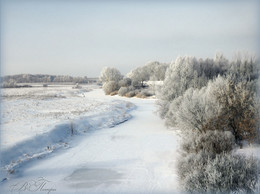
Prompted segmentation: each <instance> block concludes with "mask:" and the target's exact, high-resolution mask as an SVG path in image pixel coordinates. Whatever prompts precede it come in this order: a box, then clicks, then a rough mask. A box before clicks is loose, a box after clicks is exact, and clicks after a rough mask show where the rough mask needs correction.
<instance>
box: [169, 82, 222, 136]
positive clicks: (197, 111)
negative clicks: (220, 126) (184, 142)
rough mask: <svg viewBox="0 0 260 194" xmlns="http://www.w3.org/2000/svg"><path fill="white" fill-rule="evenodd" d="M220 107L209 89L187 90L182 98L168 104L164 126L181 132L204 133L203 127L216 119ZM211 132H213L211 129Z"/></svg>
mask: <svg viewBox="0 0 260 194" xmlns="http://www.w3.org/2000/svg"><path fill="white" fill-rule="evenodd" d="M220 111H221V106H220V105H219V103H218V102H217V101H216V100H215V99H214V98H213V97H212V95H211V93H210V89H209V88H207V87H203V88H202V89H200V90H199V89H193V88H190V89H188V90H187V91H186V92H185V93H184V95H183V96H179V97H178V98H176V99H175V100H173V101H172V102H171V103H170V106H169V111H168V112H167V114H166V116H165V120H166V125H167V126H170V127H178V128H179V129H181V130H182V132H184V133H186V132H187V131H188V132H189V131H196V132H198V133H204V132H206V129H205V125H207V124H208V122H209V121H210V120H211V119H212V118H214V117H216V116H217V115H218V114H219V113H220ZM211 130H214V128H212V129H211Z"/></svg>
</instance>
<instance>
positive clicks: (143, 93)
mask: <svg viewBox="0 0 260 194" xmlns="http://www.w3.org/2000/svg"><path fill="white" fill-rule="evenodd" d="M149 96H152V93H151V92H149V91H148V90H141V91H140V92H138V93H137V94H136V97H138V98H147V97H149Z"/></svg>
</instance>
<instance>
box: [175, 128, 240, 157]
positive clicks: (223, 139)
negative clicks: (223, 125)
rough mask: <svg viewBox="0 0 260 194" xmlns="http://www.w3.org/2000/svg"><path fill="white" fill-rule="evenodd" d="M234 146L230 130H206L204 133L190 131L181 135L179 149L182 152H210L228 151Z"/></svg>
mask: <svg viewBox="0 0 260 194" xmlns="http://www.w3.org/2000/svg"><path fill="white" fill-rule="evenodd" d="M235 147H236V144H235V138H234V135H233V134H232V133H231V132H230V131H207V132H206V133H202V134H199V133H190V134H189V135H188V136H185V137H183V140H182V143H181V147H180V148H181V150H182V151H183V152H184V153H199V152H201V151H203V152H205V153H210V154H220V153H222V152H225V153H229V152H231V151H232V150H233V149H234V148H235Z"/></svg>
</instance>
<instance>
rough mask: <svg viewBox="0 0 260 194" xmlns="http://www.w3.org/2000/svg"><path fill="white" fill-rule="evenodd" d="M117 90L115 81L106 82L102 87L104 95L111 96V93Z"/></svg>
mask: <svg viewBox="0 0 260 194" xmlns="http://www.w3.org/2000/svg"><path fill="white" fill-rule="evenodd" d="M118 89H119V86H118V83H117V82H116V81H109V82H106V83H105V84H104V85H103V90H104V92H105V94H106V95H109V94H111V93H112V92H114V91H116V90H118Z"/></svg>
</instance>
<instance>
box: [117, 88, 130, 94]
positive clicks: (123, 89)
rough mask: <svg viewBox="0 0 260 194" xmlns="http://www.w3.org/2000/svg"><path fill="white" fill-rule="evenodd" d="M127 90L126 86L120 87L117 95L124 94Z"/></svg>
mask: <svg viewBox="0 0 260 194" xmlns="http://www.w3.org/2000/svg"><path fill="white" fill-rule="evenodd" d="M127 92H128V88H127V87H121V88H120V89H119V90H118V95H119V96H125V94H126V93H127Z"/></svg>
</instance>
